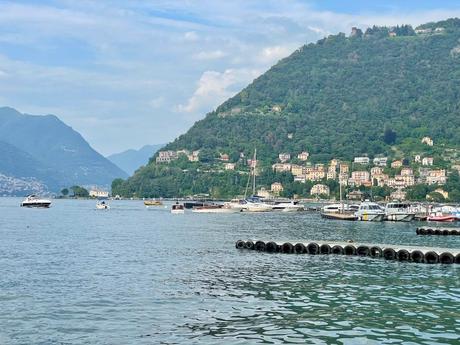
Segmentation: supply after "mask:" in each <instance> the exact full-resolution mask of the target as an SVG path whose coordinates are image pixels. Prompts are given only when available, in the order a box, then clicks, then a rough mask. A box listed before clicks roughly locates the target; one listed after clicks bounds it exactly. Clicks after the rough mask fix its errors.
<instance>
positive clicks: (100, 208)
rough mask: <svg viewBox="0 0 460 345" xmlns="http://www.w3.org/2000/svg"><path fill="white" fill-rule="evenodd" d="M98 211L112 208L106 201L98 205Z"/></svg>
mask: <svg viewBox="0 0 460 345" xmlns="http://www.w3.org/2000/svg"><path fill="white" fill-rule="evenodd" d="M96 210H110V206H109V204H107V203H106V202H105V201H101V202H98V203H97V204H96Z"/></svg>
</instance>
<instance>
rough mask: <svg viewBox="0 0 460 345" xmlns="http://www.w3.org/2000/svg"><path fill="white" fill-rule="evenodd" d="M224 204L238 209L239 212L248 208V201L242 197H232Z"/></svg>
mask: <svg viewBox="0 0 460 345" xmlns="http://www.w3.org/2000/svg"><path fill="white" fill-rule="evenodd" d="M224 205H225V206H227V207H230V208H233V209H235V210H237V212H241V211H245V210H246V209H247V208H248V206H247V202H246V201H245V200H241V199H232V200H230V201H229V202H226V203H225V204H224Z"/></svg>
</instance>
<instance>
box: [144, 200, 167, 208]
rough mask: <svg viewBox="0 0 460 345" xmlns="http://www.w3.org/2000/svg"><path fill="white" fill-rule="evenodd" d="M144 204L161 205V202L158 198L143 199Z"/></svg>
mask: <svg viewBox="0 0 460 345" xmlns="http://www.w3.org/2000/svg"><path fill="white" fill-rule="evenodd" d="M144 205H145V206H147V207H149V206H162V205H163V203H162V202H161V201H160V200H144Z"/></svg>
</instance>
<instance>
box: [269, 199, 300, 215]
mask: <svg viewBox="0 0 460 345" xmlns="http://www.w3.org/2000/svg"><path fill="white" fill-rule="evenodd" d="M304 210H305V208H304V207H303V205H300V204H299V202H298V201H284V202H283V201H281V202H275V203H274V205H273V211H281V212H299V211H304Z"/></svg>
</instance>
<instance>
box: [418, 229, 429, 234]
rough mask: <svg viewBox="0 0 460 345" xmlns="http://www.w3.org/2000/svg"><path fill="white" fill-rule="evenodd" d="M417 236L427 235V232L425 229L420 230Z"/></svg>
mask: <svg viewBox="0 0 460 345" xmlns="http://www.w3.org/2000/svg"><path fill="white" fill-rule="evenodd" d="M419 234H420V235H428V232H427V231H426V229H424V228H421V229H420V231H419Z"/></svg>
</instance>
